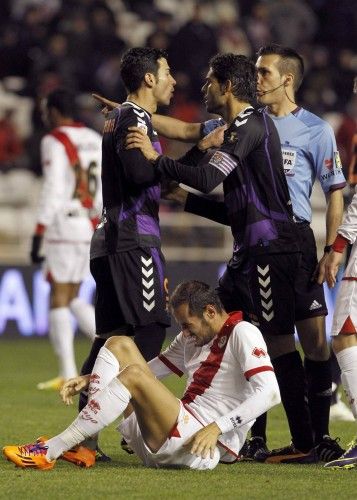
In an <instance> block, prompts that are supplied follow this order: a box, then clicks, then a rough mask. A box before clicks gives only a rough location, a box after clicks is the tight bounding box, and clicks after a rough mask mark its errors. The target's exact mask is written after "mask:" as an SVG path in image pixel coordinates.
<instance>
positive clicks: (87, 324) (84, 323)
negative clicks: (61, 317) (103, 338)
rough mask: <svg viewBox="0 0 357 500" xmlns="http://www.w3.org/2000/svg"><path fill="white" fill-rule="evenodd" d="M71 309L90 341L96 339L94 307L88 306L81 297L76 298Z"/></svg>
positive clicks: (70, 305)
mask: <svg viewBox="0 0 357 500" xmlns="http://www.w3.org/2000/svg"><path fill="white" fill-rule="evenodd" d="M69 307H70V309H71V311H72V313H73V315H74V316H75V318H76V320H77V322H78V326H79V328H80V330H81V331H82V332H83V333H84V334H85V335H86V336H87V337H88V338H89V339H90V340H94V337H95V314H94V307H93V306H92V305H91V304H87V302H84V300H82V299H80V298H79V297H76V298H74V299H73V300H72V301H71V303H70V304H69Z"/></svg>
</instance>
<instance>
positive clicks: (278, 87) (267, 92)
mask: <svg viewBox="0 0 357 500" xmlns="http://www.w3.org/2000/svg"><path fill="white" fill-rule="evenodd" d="M285 83H286V82H283V83H281V84H280V85H278V86H277V87H274V88H273V89H270V90H263V91H262V92H257V95H258V96H262V95H266V94H270V93H271V92H275V91H276V90H278V89H280V87H283V86H284V85H285Z"/></svg>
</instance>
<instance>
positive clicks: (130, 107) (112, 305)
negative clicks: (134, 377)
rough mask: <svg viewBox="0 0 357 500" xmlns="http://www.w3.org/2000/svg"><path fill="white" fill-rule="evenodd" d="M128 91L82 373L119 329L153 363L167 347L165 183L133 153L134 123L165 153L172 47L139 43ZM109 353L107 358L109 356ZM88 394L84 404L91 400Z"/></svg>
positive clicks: (112, 117)
mask: <svg viewBox="0 0 357 500" xmlns="http://www.w3.org/2000/svg"><path fill="white" fill-rule="evenodd" d="M120 72H121V77H122V79H123V81H124V84H125V86H126V88H127V90H128V97H127V100H126V102H125V103H124V104H123V105H122V107H121V108H120V109H113V110H112V111H111V112H110V113H109V114H108V115H107V116H106V120H105V124H104V130H103V143H102V191H103V215H102V220H101V222H100V224H99V225H98V226H97V228H96V230H95V232H94V235H93V238H92V243H91V252H90V253H91V272H92V275H93V277H94V279H95V282H96V299H95V314H96V332H97V338H96V339H95V341H94V343H93V346H92V349H91V352H90V354H89V356H88V358H87V360H86V361H85V363H84V365H83V367H82V370H81V373H82V374H83V373H90V372H92V371H93V370H94V373H95V370H96V366H97V364H99V365H100V364H101V363H105V362H106V360H105V359H104V358H105V356H104V357H103V354H102V352H103V351H101V354H99V356H98V353H99V350H100V349H101V347H102V346H103V345H104V343H105V341H106V339H107V338H108V337H110V336H113V335H130V336H133V338H134V340H135V342H136V344H137V346H138V347H139V350H140V351H141V353H142V354H143V356H144V358H145V359H146V360H147V361H149V360H150V359H152V358H154V357H155V356H157V355H158V354H159V352H160V350H161V347H162V344H163V341H164V338H165V329H166V327H167V326H168V325H169V324H170V320H169V316H168V313H167V280H166V277H165V260H164V257H163V255H162V252H161V240H160V228H159V216H158V212H159V201H160V194H161V187H160V182H159V176H158V174H157V172H156V170H155V168H154V167H153V166H152V165H151V163H150V162H148V161H147V160H146V158H145V157H144V156H143V154H142V153H141V152H140V151H139V150H132V151H128V150H127V149H126V147H125V137H126V134H127V132H128V127H130V126H136V127H139V128H140V129H141V130H143V131H145V133H146V134H147V136H148V137H149V139H150V144H152V145H153V147H155V148H156V150H158V151H161V149H160V144H159V142H158V137H157V134H156V133H155V131H154V129H153V126H152V123H151V114H152V113H154V112H155V111H156V108H157V106H158V105H160V104H162V105H167V104H169V102H170V99H171V97H172V94H173V90H174V86H175V84H176V82H175V80H174V78H173V77H172V75H171V73H170V68H169V66H168V63H167V58H166V54H165V52H164V51H161V50H157V49H152V48H145V47H144V48H132V49H130V50H128V51H127V52H126V53H125V54H124V56H123V59H122V62H121V70H120ZM102 358H103V359H102ZM87 398H88V394H87V393H85V392H83V393H81V397H80V403H79V409H80V410H81V409H82V408H83V407H84V406H85V405H86V403H87ZM95 441H96V440H95V439H94V440H93V441H88V442H86V443H82V445H83V446H80V447H77V448H76V449H75V450H74V451H73V450H70V451H69V452H67V453H66V454H65V455H64V457H63V458H65V459H67V460H69V461H72V462H74V463H76V464H77V465H85V466H90V465H92V464H93V463H94V452H93V453H91V452H90V449H93V448H95V446H96V442H95Z"/></svg>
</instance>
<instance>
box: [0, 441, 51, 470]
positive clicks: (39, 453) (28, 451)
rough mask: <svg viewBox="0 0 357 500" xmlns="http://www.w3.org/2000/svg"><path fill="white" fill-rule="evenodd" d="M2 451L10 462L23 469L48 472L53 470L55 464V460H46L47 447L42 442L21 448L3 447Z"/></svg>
mask: <svg viewBox="0 0 357 500" xmlns="http://www.w3.org/2000/svg"><path fill="white" fill-rule="evenodd" d="M2 451H3V454H4V455H5V457H6V458H7V459H8V460H9V461H10V462H13V463H14V464H15V465H16V466H17V467H22V468H24V469H26V468H32V469H41V470H49V469H53V467H54V465H55V463H56V460H48V459H47V457H46V454H47V446H46V445H45V444H44V443H43V442H37V443H32V444H25V445H22V446H5V447H4V448H3V450H2Z"/></svg>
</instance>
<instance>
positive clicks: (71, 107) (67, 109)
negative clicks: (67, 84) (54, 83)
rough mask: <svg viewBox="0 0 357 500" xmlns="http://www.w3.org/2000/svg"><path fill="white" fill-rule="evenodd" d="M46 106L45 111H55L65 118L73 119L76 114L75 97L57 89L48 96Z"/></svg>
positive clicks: (70, 93) (68, 92) (67, 91)
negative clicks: (50, 109) (53, 109)
mask: <svg viewBox="0 0 357 500" xmlns="http://www.w3.org/2000/svg"><path fill="white" fill-rule="evenodd" d="M46 106H47V109H49V108H55V109H57V111H59V112H60V113H61V115H62V116H64V117H66V118H73V117H74V116H75V114H76V100H75V96H74V94H73V93H72V92H70V91H69V90H65V89H57V90H54V91H53V92H51V93H50V94H48V96H47V98H46Z"/></svg>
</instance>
